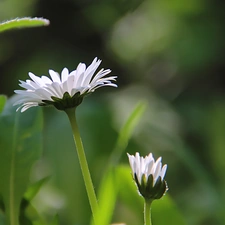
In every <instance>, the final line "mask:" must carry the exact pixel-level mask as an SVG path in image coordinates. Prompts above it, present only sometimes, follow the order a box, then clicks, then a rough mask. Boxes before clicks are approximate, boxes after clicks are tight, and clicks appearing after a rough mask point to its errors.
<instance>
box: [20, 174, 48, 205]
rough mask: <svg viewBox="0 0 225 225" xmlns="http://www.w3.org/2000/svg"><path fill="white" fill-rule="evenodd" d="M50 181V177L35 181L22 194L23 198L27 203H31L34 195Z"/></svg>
mask: <svg viewBox="0 0 225 225" xmlns="http://www.w3.org/2000/svg"><path fill="white" fill-rule="evenodd" d="M49 179H50V176H47V177H44V178H42V179H41V180H39V181H37V182H36V183H34V184H32V185H30V186H29V187H28V189H27V191H26V192H25V194H24V198H25V199H26V200H28V201H31V200H32V199H33V198H34V197H35V195H36V194H37V193H38V191H39V190H40V188H41V187H42V186H43V185H44V184H45V183H46V182H48V181H49Z"/></svg>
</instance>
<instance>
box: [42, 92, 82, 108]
mask: <svg viewBox="0 0 225 225" xmlns="http://www.w3.org/2000/svg"><path fill="white" fill-rule="evenodd" d="M51 98H52V100H53V101H49V100H42V102H43V103H41V104H39V105H40V106H48V105H53V106H55V108H57V109H58V110H65V109H68V108H75V107H77V106H78V105H80V104H81V103H82V101H83V98H84V94H83V95H81V94H80V92H77V93H76V94H74V95H73V96H72V97H71V96H70V94H69V93H68V92H65V93H64V94H63V98H57V97H55V96H51Z"/></svg>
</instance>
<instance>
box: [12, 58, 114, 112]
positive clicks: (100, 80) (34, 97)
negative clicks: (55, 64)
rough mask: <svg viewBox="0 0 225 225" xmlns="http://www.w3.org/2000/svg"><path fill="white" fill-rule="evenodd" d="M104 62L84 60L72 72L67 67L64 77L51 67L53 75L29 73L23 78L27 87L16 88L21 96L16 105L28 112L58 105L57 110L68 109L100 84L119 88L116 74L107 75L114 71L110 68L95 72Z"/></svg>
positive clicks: (23, 84) (50, 71) (50, 72)
mask: <svg viewBox="0 0 225 225" xmlns="http://www.w3.org/2000/svg"><path fill="white" fill-rule="evenodd" d="M100 63H101V60H99V59H97V58H95V59H94V60H93V62H92V63H91V65H90V66H88V67H87V68H86V65H85V64H84V63H80V64H79V65H78V66H77V68H76V70H74V71H72V72H69V70H68V69H67V68H64V69H63V70H62V72H61V76H60V75H59V74H58V73H57V72H55V71H53V70H49V74H50V77H51V78H49V77H47V76H42V77H38V76H35V75H34V74H33V73H29V76H30V78H31V80H26V82H24V81H20V84H19V85H20V86H21V87H22V88H25V90H15V93H16V94H18V95H20V97H21V98H20V99H19V100H18V101H17V102H16V103H15V105H21V106H20V107H19V108H18V109H17V110H19V109H21V112H24V111H25V110H27V109H29V108H31V107H33V106H46V105H54V106H55V107H56V108H57V109H60V110H65V109H67V108H73V107H76V106H78V105H79V104H80V103H81V102H82V100H83V97H84V96H85V95H87V94H89V93H91V92H94V91H95V90H96V89H97V88H99V87H103V86H112V87H117V85H116V84H114V83H112V81H115V79H116V76H110V77H105V76H106V75H107V74H109V73H110V72H111V70H110V69H106V70H104V69H101V70H100V71H99V72H98V73H97V74H95V72H96V70H97V68H98V67H99V65H100ZM94 74H95V75H94Z"/></svg>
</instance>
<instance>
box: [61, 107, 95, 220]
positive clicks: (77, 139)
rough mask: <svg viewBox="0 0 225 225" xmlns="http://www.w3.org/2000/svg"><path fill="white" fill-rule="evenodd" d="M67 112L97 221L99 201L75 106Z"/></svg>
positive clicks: (93, 213)
mask: <svg viewBox="0 0 225 225" xmlns="http://www.w3.org/2000/svg"><path fill="white" fill-rule="evenodd" d="M65 112H66V114H67V115H68V118H69V120H70V124H71V127H72V130H73V137H74V141H75V145H76V149H77V154H78V158H79V162H80V167H81V171H82V175H83V178H84V183H85V187H86V190H87V195H88V199H89V203H90V206H91V210H92V215H93V218H94V221H95V215H96V213H97V210H98V202H97V198H96V195H95V191H94V186H93V183H92V180H91V175H90V172H89V169H88V164H87V160H86V156H85V152H84V147H83V144H82V140H81V137H80V133H79V129H78V126H77V121H76V115H75V108H71V109H67V110H65Z"/></svg>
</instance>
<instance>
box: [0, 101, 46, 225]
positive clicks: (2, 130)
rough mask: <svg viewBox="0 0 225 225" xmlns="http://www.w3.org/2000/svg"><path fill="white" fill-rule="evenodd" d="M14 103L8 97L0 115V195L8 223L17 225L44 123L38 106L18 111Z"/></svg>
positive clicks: (39, 145)
mask: <svg viewBox="0 0 225 225" xmlns="http://www.w3.org/2000/svg"><path fill="white" fill-rule="evenodd" d="M14 102H15V98H11V99H9V100H8V101H7V103H6V105H5V108H4V110H3V112H2V114H1V115H0V165H1V169H0V195H1V196H2V198H3V202H4V206H5V210H6V217H7V220H8V224H10V225H18V215H19V208H20V203H21V199H22V197H23V195H24V193H25V191H26V189H27V186H28V183H29V175H30V168H31V166H32V165H33V163H34V162H35V161H36V160H37V159H39V157H40V154H41V150H42V144H41V143H42V137H41V132H42V122H43V121H42V111H41V109H40V108H33V109H30V110H28V111H27V112H25V113H20V112H16V108H15V107H12V105H13V103H14Z"/></svg>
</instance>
